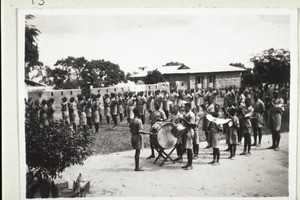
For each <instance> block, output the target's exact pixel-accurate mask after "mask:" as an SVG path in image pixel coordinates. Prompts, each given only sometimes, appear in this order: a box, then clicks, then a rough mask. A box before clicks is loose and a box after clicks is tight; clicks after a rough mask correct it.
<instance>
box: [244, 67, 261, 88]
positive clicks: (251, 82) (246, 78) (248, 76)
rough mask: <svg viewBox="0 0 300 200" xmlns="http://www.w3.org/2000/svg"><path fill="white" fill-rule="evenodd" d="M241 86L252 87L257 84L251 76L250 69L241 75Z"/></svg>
mask: <svg viewBox="0 0 300 200" xmlns="http://www.w3.org/2000/svg"><path fill="white" fill-rule="evenodd" d="M241 82H242V86H254V85H256V84H258V83H259V82H258V80H257V76H256V75H255V74H253V69H252V68H246V70H245V71H244V72H243V74H242V81H241Z"/></svg>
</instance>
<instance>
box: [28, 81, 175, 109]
mask: <svg viewBox="0 0 300 200" xmlns="http://www.w3.org/2000/svg"><path fill="white" fill-rule="evenodd" d="M155 90H166V91H168V92H170V85H169V83H168V82H163V83H157V84H147V85H130V86H126V87H125V86H124V87H122V86H120V87H116V86H112V87H104V88H92V89H91V93H93V94H101V96H104V94H106V93H108V94H111V93H123V92H126V91H132V92H139V91H144V92H147V91H155ZM27 94H28V98H31V99H33V100H39V101H40V102H41V101H42V100H44V99H45V100H48V99H50V98H54V100H55V103H54V105H55V107H56V108H57V109H60V108H61V99H62V98H63V97H67V99H68V100H69V99H70V98H71V97H77V95H78V94H81V89H66V90H54V89H49V88H45V87H38V88H37V87H27Z"/></svg>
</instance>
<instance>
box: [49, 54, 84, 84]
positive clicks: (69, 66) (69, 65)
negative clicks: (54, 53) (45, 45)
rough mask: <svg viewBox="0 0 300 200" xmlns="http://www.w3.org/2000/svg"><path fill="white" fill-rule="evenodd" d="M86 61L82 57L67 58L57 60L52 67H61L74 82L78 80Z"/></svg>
mask: <svg viewBox="0 0 300 200" xmlns="http://www.w3.org/2000/svg"><path fill="white" fill-rule="evenodd" d="M87 62H88V61H87V60H86V59H85V58H84V57H79V58H74V57H72V56H69V57H68V58H66V59H61V60H58V61H57V62H56V63H55V64H54V66H61V67H62V68H63V69H64V70H66V71H68V70H69V73H70V74H71V75H72V76H73V77H72V78H73V79H74V80H80V79H81V75H82V72H83V70H84V69H85V67H86V65H87Z"/></svg>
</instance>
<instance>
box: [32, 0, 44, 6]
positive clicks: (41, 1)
mask: <svg viewBox="0 0 300 200" xmlns="http://www.w3.org/2000/svg"><path fill="white" fill-rule="evenodd" d="M31 2H32V4H35V2H37V3H38V4H39V5H40V6H42V5H44V4H45V0H31Z"/></svg>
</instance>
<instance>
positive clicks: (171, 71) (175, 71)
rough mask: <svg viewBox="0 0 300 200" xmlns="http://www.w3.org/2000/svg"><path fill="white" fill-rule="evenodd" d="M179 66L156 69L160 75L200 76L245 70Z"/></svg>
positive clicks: (141, 75) (229, 66)
mask: <svg viewBox="0 0 300 200" xmlns="http://www.w3.org/2000/svg"><path fill="white" fill-rule="evenodd" d="M179 67H180V66H175V65H174V66H162V67H159V68H157V70H158V71H160V73H162V74H200V73H217V72H242V71H245V69H242V68H239V67H234V66H231V65H228V64H219V65H202V66H201V67H200V66H199V67H197V66H193V67H191V66H188V67H189V69H178V68H179ZM146 75H147V72H146V71H142V72H140V73H138V74H135V75H132V76H131V77H133V78H139V77H145V76H146Z"/></svg>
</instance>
